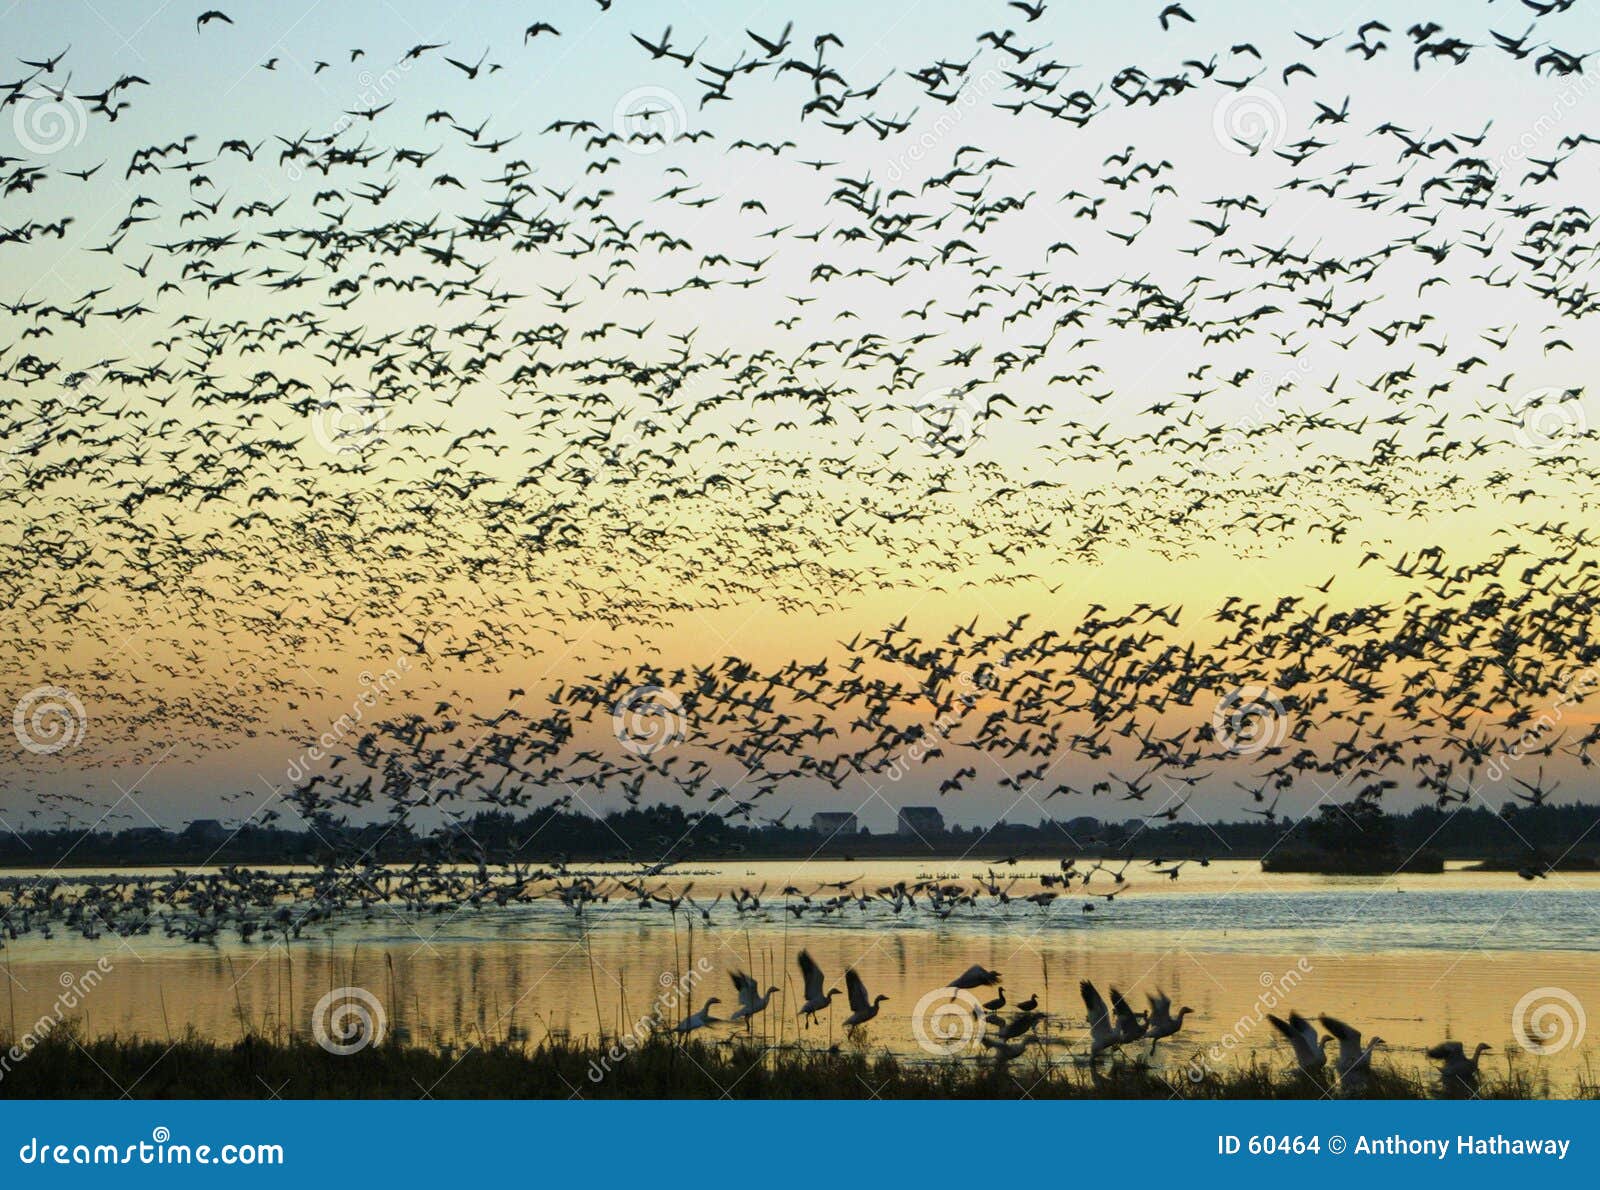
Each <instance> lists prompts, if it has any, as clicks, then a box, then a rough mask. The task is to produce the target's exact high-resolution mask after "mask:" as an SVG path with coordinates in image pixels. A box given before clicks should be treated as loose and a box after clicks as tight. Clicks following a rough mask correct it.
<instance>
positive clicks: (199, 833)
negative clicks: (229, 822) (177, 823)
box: [178, 818, 228, 843]
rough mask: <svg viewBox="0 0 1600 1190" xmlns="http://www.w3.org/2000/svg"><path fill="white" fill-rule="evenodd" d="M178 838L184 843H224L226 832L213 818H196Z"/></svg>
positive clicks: (226, 839)
mask: <svg viewBox="0 0 1600 1190" xmlns="http://www.w3.org/2000/svg"><path fill="white" fill-rule="evenodd" d="M178 837H179V838H181V839H182V840H183V841H184V842H185V843H225V842H227V841H228V832H227V830H226V828H224V827H223V825H222V823H220V822H218V821H217V820H216V819H215V818H196V819H195V820H194V821H193V822H191V823H190V824H189V825H188V826H186V827H184V828H183V833H182V834H181V835H179V836H178Z"/></svg>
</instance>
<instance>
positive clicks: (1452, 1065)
mask: <svg viewBox="0 0 1600 1190" xmlns="http://www.w3.org/2000/svg"><path fill="white" fill-rule="evenodd" d="M1493 1048H1494V1046H1492V1045H1490V1044H1489V1043H1488V1042H1487V1041H1480V1042H1479V1043H1478V1044H1477V1046H1476V1047H1475V1048H1474V1049H1473V1051H1472V1057H1470V1058H1469V1057H1467V1051H1466V1047H1465V1046H1463V1045H1462V1044H1461V1043H1460V1042H1459V1041H1442V1042H1440V1043H1439V1044H1438V1045H1436V1046H1434V1047H1433V1048H1432V1049H1431V1050H1429V1051H1428V1057H1430V1058H1432V1059H1433V1060H1434V1061H1435V1062H1439V1063H1442V1065H1441V1066H1440V1067H1439V1076H1440V1077H1441V1078H1443V1079H1445V1080H1446V1081H1449V1080H1451V1079H1459V1080H1461V1081H1462V1082H1465V1083H1475V1082H1477V1081H1478V1059H1479V1058H1481V1057H1482V1056H1483V1053H1484V1051H1485V1050H1492V1049H1493Z"/></svg>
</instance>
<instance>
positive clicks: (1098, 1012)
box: [1078, 979, 1111, 1025]
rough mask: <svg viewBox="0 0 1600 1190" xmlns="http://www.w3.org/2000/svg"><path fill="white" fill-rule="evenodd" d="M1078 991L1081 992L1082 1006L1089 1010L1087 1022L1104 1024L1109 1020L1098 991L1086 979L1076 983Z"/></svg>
mask: <svg viewBox="0 0 1600 1190" xmlns="http://www.w3.org/2000/svg"><path fill="white" fill-rule="evenodd" d="M1078 991H1079V992H1081V993H1082V994H1083V1006H1084V1008H1086V1009H1087V1010H1088V1012H1089V1024H1091V1025H1104V1024H1108V1023H1109V1022H1110V1019H1111V1016H1110V1013H1108V1012H1107V1011H1106V1002H1105V1001H1104V1000H1103V999H1101V998H1100V993H1099V991H1098V990H1097V989H1096V988H1095V986H1094V984H1092V983H1090V982H1089V981H1088V980H1087V979H1086V980H1084V981H1083V982H1082V983H1080V984H1079V985H1078Z"/></svg>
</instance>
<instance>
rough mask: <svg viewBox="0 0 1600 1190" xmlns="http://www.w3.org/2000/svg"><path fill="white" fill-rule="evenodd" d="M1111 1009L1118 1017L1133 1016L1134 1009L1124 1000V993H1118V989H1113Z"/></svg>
mask: <svg viewBox="0 0 1600 1190" xmlns="http://www.w3.org/2000/svg"><path fill="white" fill-rule="evenodd" d="M1111 1007H1112V1008H1113V1009H1114V1010H1115V1011H1116V1014H1117V1015H1118V1016H1132V1015H1133V1009H1132V1008H1130V1007H1129V1006H1128V1002H1127V1001H1126V1000H1124V999H1123V998H1122V993H1121V992H1119V991H1117V989H1116V988H1112V989H1111Z"/></svg>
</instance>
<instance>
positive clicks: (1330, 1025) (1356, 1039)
mask: <svg viewBox="0 0 1600 1190" xmlns="http://www.w3.org/2000/svg"><path fill="white" fill-rule="evenodd" d="M1317 1019H1318V1020H1320V1021H1321V1022H1322V1027H1323V1028H1324V1029H1326V1030H1327V1031H1328V1032H1329V1033H1332V1034H1333V1035H1334V1036H1335V1037H1337V1038H1338V1039H1339V1067H1340V1069H1341V1070H1342V1069H1344V1068H1346V1067H1348V1066H1350V1065H1352V1064H1353V1063H1355V1062H1357V1061H1359V1060H1360V1059H1361V1030H1360V1029H1352V1028H1351V1027H1350V1026H1349V1025H1347V1024H1345V1023H1344V1022H1343V1021H1341V1020H1340V1019H1339V1018H1338V1017H1334V1016H1326V1015H1324V1016H1320V1017H1318V1018H1317Z"/></svg>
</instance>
